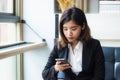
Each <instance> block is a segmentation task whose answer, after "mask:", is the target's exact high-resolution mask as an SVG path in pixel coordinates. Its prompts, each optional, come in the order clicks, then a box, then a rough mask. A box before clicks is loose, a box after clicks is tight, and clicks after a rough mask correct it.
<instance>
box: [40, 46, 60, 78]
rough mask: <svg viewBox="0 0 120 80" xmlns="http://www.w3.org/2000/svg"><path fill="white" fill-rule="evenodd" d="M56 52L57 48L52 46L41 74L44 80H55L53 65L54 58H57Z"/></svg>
mask: <svg viewBox="0 0 120 80" xmlns="http://www.w3.org/2000/svg"><path fill="white" fill-rule="evenodd" d="M57 52H58V49H57V46H54V48H53V50H52V51H51V53H50V56H49V58H48V61H47V64H46V66H45V68H44V70H43V72H42V77H43V79H44V80H56V78H57V73H55V69H54V65H55V63H56V61H55V58H58V55H57Z"/></svg>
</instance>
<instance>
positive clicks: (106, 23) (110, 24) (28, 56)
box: [23, 0, 120, 80]
mask: <svg viewBox="0 0 120 80" xmlns="http://www.w3.org/2000/svg"><path fill="white" fill-rule="evenodd" d="M23 3H24V4H23V10H24V11H23V19H25V20H26V22H27V23H28V24H29V25H30V26H31V27H32V28H33V29H34V30H35V31H36V32H38V33H39V35H41V36H42V37H44V38H45V39H46V42H47V46H46V47H44V48H40V49H37V50H33V51H29V52H26V53H25V54H24V80H42V74H41V72H42V70H43V68H44V66H45V64H46V61H47V59H48V56H49V53H50V51H51V49H52V48H53V45H54V33H55V32H54V31H55V30H54V29H55V14H54V0H34V1H33V0H23ZM86 16H87V19H88V24H89V26H90V28H91V30H92V35H93V37H95V38H98V39H101V43H102V45H109V46H110V45H112V46H116V45H117V46H120V45H119V43H120V40H119V39H120V36H119V35H120V31H119V30H120V23H119V21H120V15H119V14H117V15H112V14H110V15H101V14H86ZM23 33H24V40H25V41H31V42H32V41H33V42H34V41H41V39H40V38H39V37H38V36H36V35H35V34H34V33H33V32H32V31H31V30H30V29H29V28H28V27H27V26H26V25H24V30H23ZM108 33H109V34H108ZM111 38H113V39H112V40H109V39H111ZM104 39H105V40H104ZM114 43H115V44H114Z"/></svg>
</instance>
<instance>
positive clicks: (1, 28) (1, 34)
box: [0, 23, 16, 45]
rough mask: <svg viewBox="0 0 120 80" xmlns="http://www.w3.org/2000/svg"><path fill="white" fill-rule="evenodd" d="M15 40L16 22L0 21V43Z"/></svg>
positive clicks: (4, 43)
mask: <svg viewBox="0 0 120 80" xmlns="http://www.w3.org/2000/svg"><path fill="white" fill-rule="evenodd" d="M14 42H16V24H14V23H0V45H6V44H10V43H14Z"/></svg>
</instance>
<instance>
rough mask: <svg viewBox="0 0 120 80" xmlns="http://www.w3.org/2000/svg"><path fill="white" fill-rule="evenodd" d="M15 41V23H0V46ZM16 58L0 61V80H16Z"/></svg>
mask: <svg viewBox="0 0 120 80" xmlns="http://www.w3.org/2000/svg"><path fill="white" fill-rule="evenodd" d="M15 41H16V25H15V23H0V45H5V44H8V43H13V42H15ZM16 70H17V69H16V56H12V57H9V58H5V59H1V60H0V80H16V77H17V76H16V75H17V71H16Z"/></svg>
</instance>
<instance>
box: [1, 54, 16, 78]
mask: <svg viewBox="0 0 120 80" xmlns="http://www.w3.org/2000/svg"><path fill="white" fill-rule="evenodd" d="M0 80H16V56H12V57H9V58H5V59H2V60H0Z"/></svg>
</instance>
